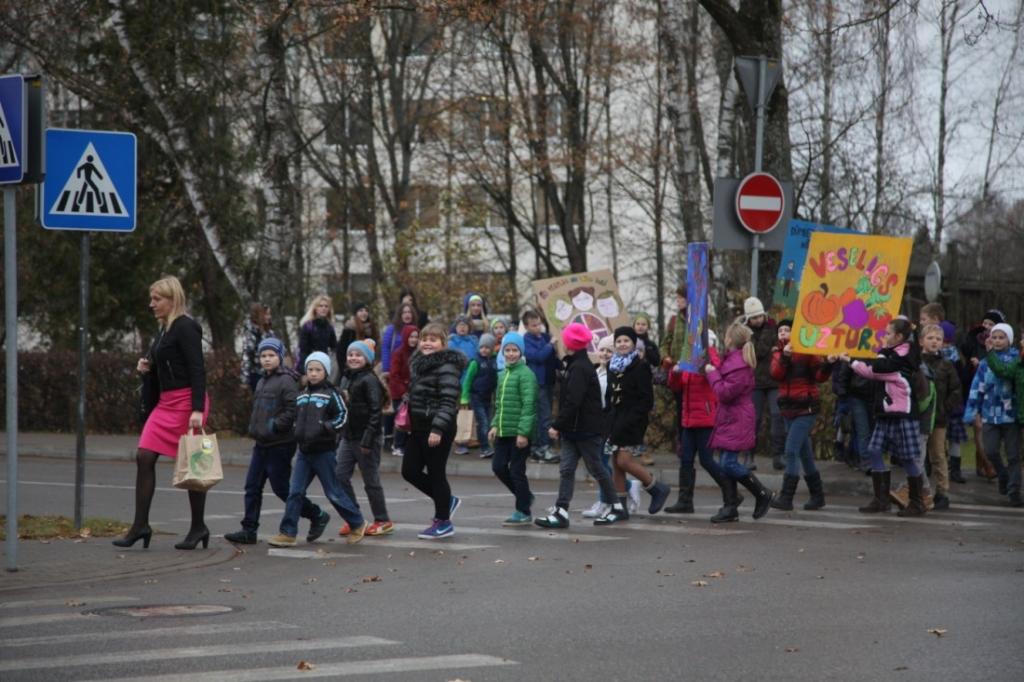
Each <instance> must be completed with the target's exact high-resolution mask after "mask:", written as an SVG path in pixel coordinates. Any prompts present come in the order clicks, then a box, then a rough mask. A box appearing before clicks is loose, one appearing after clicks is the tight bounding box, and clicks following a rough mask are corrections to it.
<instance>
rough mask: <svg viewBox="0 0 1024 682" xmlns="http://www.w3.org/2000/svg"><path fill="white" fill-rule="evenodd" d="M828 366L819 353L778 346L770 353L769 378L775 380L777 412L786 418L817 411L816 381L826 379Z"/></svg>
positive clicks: (818, 396) (818, 409) (817, 394)
mask: <svg viewBox="0 0 1024 682" xmlns="http://www.w3.org/2000/svg"><path fill="white" fill-rule="evenodd" d="M831 372H832V365H830V364H829V363H827V362H825V361H824V359H823V358H822V357H821V356H820V355H807V354H805V353H793V354H791V355H786V354H785V353H783V352H782V349H781V348H776V349H775V352H774V353H772V366H771V374H772V379H775V381H778V382H779V412H780V413H781V414H782V416H783V417H786V418H787V419H795V418H796V417H802V416H805V415H811V414H818V412H819V411H820V410H821V394H820V393H819V392H818V384H820V383H821V382H823V381H825V380H827V379H828V375H829V374H831Z"/></svg>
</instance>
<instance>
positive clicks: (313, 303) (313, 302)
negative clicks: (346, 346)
mask: <svg viewBox="0 0 1024 682" xmlns="http://www.w3.org/2000/svg"><path fill="white" fill-rule="evenodd" d="M320 301H327V306H328V309H327V321H328V322H333V321H334V301H332V300H331V297H330V296H328V295H327V294H317V295H316V296H314V297H313V298H312V299H310V301H309V307H308V308H306V314H305V315H303V316H302V319H301V320H299V326H300V327H301V326H302V325H304V324H306V323H307V322H309V321H310V320H312V319H313V318H314V317H316V307H317V306H318V305H320Z"/></svg>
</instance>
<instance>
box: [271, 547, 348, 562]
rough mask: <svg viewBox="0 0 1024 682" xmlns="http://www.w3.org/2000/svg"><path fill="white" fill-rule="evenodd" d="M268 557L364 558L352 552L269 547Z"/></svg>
mask: <svg viewBox="0 0 1024 682" xmlns="http://www.w3.org/2000/svg"><path fill="white" fill-rule="evenodd" d="M267 556H276V557H282V558H285V559H339V558H340V559H349V558H351V557H359V556H363V555H362V554H352V553H350V552H326V551H323V550H315V551H314V550H308V549H285V548H284V547H268V548H267Z"/></svg>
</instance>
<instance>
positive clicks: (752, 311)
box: [743, 296, 765, 320]
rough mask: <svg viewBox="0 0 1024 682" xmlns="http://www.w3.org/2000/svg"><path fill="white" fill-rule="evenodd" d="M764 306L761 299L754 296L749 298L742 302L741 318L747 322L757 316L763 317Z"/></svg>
mask: <svg viewBox="0 0 1024 682" xmlns="http://www.w3.org/2000/svg"><path fill="white" fill-rule="evenodd" d="M764 314H765V313H764V304H763V303H761V299H759V298H758V297H756V296H751V297H750V298H748V299H747V300H745V301H744V302H743V317H744V318H745V319H747V320H749V319H750V318H752V317H757V316H758V315H764Z"/></svg>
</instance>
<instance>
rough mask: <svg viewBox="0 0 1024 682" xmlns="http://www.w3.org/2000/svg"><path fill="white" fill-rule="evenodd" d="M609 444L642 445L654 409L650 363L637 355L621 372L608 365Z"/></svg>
mask: <svg viewBox="0 0 1024 682" xmlns="http://www.w3.org/2000/svg"><path fill="white" fill-rule="evenodd" d="M605 402H606V403H607V405H608V409H609V410H610V415H609V417H610V419H609V422H610V423H611V432H610V434H609V439H610V440H611V442H612V444H613V445H624V446H629V445H643V442H644V434H645V433H647V424H648V421H649V420H650V416H651V410H652V409H654V384H653V383H652V381H651V366H650V365H648V364H647V362H646V361H645V360H644V359H643V358H641V357H640V356H639V355H638V356H637V357H635V358H633V361H632V362H630V363H629V364H628V365H626V368H625V369H623V370H622V371H621V372H615V371H613V370H612V369H611V367H609V368H608V395H607V399H606V401H605Z"/></svg>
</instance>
